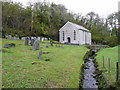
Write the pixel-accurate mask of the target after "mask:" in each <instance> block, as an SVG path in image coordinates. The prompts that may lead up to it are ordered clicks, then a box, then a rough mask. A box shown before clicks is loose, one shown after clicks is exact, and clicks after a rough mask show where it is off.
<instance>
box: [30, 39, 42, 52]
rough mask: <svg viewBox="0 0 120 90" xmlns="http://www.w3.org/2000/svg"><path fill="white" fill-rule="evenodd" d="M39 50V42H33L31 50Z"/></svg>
mask: <svg viewBox="0 0 120 90" xmlns="http://www.w3.org/2000/svg"><path fill="white" fill-rule="evenodd" d="M39 48H40V43H39V40H35V43H34V44H33V46H32V50H37V49H39Z"/></svg>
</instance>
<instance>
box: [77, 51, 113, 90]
mask: <svg viewBox="0 0 120 90" xmlns="http://www.w3.org/2000/svg"><path fill="white" fill-rule="evenodd" d="M95 56H96V53H95V52H94V51H92V50H90V51H88V52H87V53H86V54H85V56H84V58H83V60H84V64H83V65H82V67H81V73H80V75H81V76H82V78H81V79H80V82H81V84H80V86H79V88H87V89H92V88H95V89H96V90H99V89H104V88H114V87H112V86H111V85H108V83H107V81H106V80H105V77H104V75H103V73H102V71H101V70H99V69H98V62H97V61H96V59H95Z"/></svg>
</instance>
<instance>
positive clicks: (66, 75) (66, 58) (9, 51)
mask: <svg viewBox="0 0 120 90" xmlns="http://www.w3.org/2000/svg"><path fill="white" fill-rule="evenodd" d="M2 41H3V43H2V45H3V44H4V43H15V44H16V45H17V46H16V47H10V48H2V50H3V51H4V52H3V54H2V56H3V60H2V66H3V72H2V74H3V77H2V81H3V82H2V83H3V84H2V86H3V88H78V87H79V81H80V74H79V73H80V67H81V65H82V64H83V59H82V58H83V56H84V55H85V53H86V51H88V49H87V48H85V47H84V46H69V45H64V48H62V47H55V46H53V47H49V48H44V49H42V51H43V52H50V53H49V54H43V59H41V60H40V59H37V57H38V53H39V51H40V50H37V51H33V50H31V46H24V41H23V40H8V39H3V40H2ZM46 42H48V41H46ZM40 46H41V47H43V46H45V43H41V44H40ZM48 58H49V59H50V61H45V59H48ZM32 62H35V63H36V64H33V65H32V64H31V63H32Z"/></svg>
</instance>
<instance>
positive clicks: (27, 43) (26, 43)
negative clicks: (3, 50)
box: [25, 37, 29, 45]
mask: <svg viewBox="0 0 120 90" xmlns="http://www.w3.org/2000/svg"><path fill="white" fill-rule="evenodd" d="M25 45H29V39H28V37H26V38H25Z"/></svg>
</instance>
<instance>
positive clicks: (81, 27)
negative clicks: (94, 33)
mask: <svg viewBox="0 0 120 90" xmlns="http://www.w3.org/2000/svg"><path fill="white" fill-rule="evenodd" d="M67 24H70V25H72V26H73V27H75V28H77V29H78V30H83V31H87V32H89V30H88V29H86V28H85V27H83V26H81V25H78V24H75V23H72V22H70V21H68V22H67V23H66V24H65V25H64V26H63V27H62V28H64V27H65V26H66V25H67ZM62 28H61V29H62ZM61 29H60V30H61ZM60 30H59V31H60Z"/></svg>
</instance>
